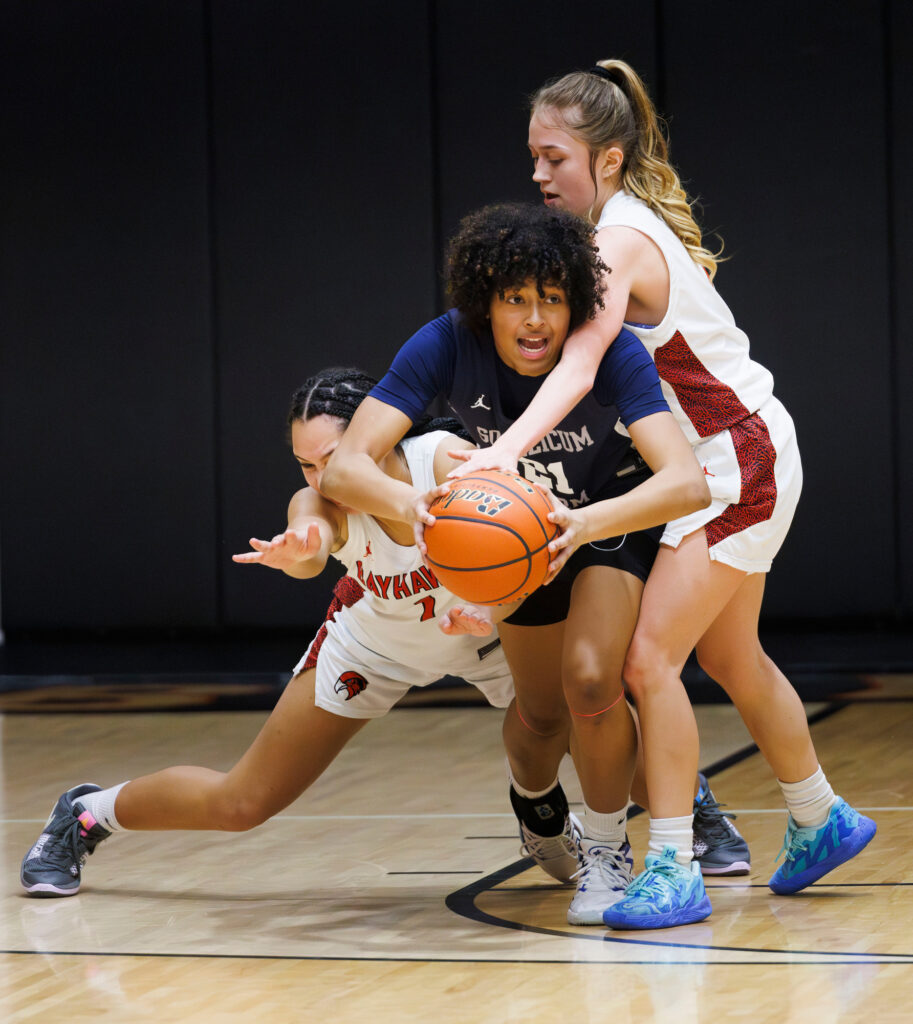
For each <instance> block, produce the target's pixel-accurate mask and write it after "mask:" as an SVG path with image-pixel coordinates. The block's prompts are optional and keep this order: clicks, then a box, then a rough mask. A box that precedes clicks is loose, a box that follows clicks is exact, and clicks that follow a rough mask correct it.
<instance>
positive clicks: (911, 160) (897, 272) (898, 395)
mask: <svg viewBox="0 0 913 1024" xmlns="http://www.w3.org/2000/svg"><path fill="white" fill-rule="evenodd" d="M888 30H889V36H888V38H889V40H890V44H889V50H888V54H889V57H890V66H891V72H892V73H891V79H890V83H889V85H890V89H891V105H890V115H891V121H890V130H891V134H890V142H891V147H890V153H891V157H892V161H891V167H890V172H891V173H890V186H891V190H890V193H889V194H890V198H891V207H890V210H889V217H890V228H891V242H892V253H893V257H894V258H893V274H892V280H893V284H894V296H895V302H894V306H893V314H894V322H893V327H894V336H893V342H894V346H893V355H894V362H893V368H894V393H893V399H894V401H893V403H892V408H893V419H892V424H891V426H892V430H893V443H894V444H895V445H896V446H897V447H896V449H895V452H896V459H895V471H896V474H897V491H896V507H897V511H898V522H897V591H898V597H897V603H898V610H899V611H900V612H901V613H902V614H903V615H905V616H913V530H911V528H910V527H911V523H913V512H911V509H913V417H911V416H910V410H911V409H913V191H911V189H910V168H911V167H913V137H911V132H910V126H911V125H913V6H911V5H910V4H909V3H905V2H903V0H894V2H893V3H892V4H891V7H890V19H889V22H888ZM871 440H872V444H874V445H876V446H880V445H882V444H885V445H886V446H887V445H889V444H891V441H892V438H891V437H885V438H880V437H877V436H876V437H873V438H872V439H871Z"/></svg>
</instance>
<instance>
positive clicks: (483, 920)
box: [445, 703, 913, 963]
mask: <svg viewBox="0 0 913 1024" xmlns="http://www.w3.org/2000/svg"><path fill="white" fill-rule="evenodd" d="M850 706H851V705H850V704H848V703H841V704H830V705H828V706H827V707H825V708H822V709H821V710H820V711H818V712H816V713H815V714H813V715H810V716H809V718H808V723H809V725H813V724H815V723H816V722H820V721H823V720H824V719H826V718H830V717H831V716H832V715H835V714H836V713H837V712H838V711H843V710H844V709H845V708H847V707H850ZM757 753H760V751H759V750H758V747H757V745H756V744H754V743H752V744H749V745H748V746H746V747H743V748H742V749H741V750H737V751H736V752H735V753H733V754H729V755H727V756H726V757H723V758H720V759H719V760H718V761H714V762H713V764H711V765H709V766H708V767H707V768H706V769H704V771H703V774H704V775H705V776H707V777H708V778H710V777H712V776H713V775H715V774H717V773H718V772H721V771H723V770H724V769H725V768H730V767H732V766H733V765H735V764H739V763H740V762H742V761H745V760H747V759H748V758H749V757H752V756H753V755H754V754H757ZM642 813H643V808H642V807H638V806H637V805H634V806H633V807H632V808H631V809H630V810H629V811H628V817H629V818H633V817H636V816H637V815H638V814H642ZM532 865H533V860H532V858H531V857H524V858H523V859H522V860H518V861H515V862H514V863H513V864H509V865H508V866H507V867H505V868H502V869H501V870H500V871H495V872H494V873H493V874H491V875H487V876H486V877H485V878H481V879H479V881H477V882H474V883H472V884H471V885H467V886H466V887H465V888H463V889H460V890H458V891H457V892H454V893H451V894H450V895H449V896H448V897H447V898H446V900H445V903H446V906H447V908H448V910H452V911H453V913H455V914H458V915H459V916H460V917H465V918H467V919H468V920H470V921H476V922H477V923H479V924H487V925H491V926H493V927H495V928H507V929H509V930H511V931H522V932H532V933H535V934H537V935H551V936H553V937H555V938H562V939H580V940H583V941H584V942H607V943H612V944H617V945H622V946H654V947H660V948H664V949H691V950H698V949H705V950H713V951H720V952H726V953H755V954H759V953H767V954H774V955H776V954H786V953H789V954H793V955H796V956H816V957H823V958H825V962H827V963H832V962H837V961H833V960H831V959H830V958H832V957H841V956H842V957H850V958H851V959H849V960H847V961H843V962H846V963H860V962H861V963H870V962H873V961H875V962H878V963H889V962H894V963H898V962H899V963H905V962H910V963H913V953H852V952H833V953H832V952H827V951H825V952H820V951H812V950H783V949H763V948H755V947H751V946H715V945H707V944H703V943H688V942H666V941H657V940H649V939H632V938H622V937H620V936H615V935H605V934H599V935H587V934H585V933H584V934H581V933H580V932H568V931H564V930H562V929H555V928H544V927H541V926H539V925H529V924H522V923H520V922H517V921H507V920H505V919H503V918H500V917H495V916H494V915H493V914H489V913H488V912H487V911H484V910H480V909H479V908H478V907H477V906H476V904H475V900H476V897H477V896H480V895H482V894H483V893H487V892H491V891H493V890H495V889H497V888H499V887H500V886H502V884H503V883H504V882H507V881H509V880H510V879H511V878H515V877H516V876H517V875H519V874H521V873H522V872H524V871H526V870H528V869H529V868H530V867H532ZM902 884H903V885H910V884H913V883H902ZM705 885H706V883H705ZM824 886H827V887H828V888H838V889H839V888H877V887H879V886H888V887H892V885H891V883H886V882H877V883H872V884H866V883H864V882H861V883H860V882H854V883H848V884H846V885H843V884H840V885H833V884H831V885H828V883H826V882H825V883H823V886H822V885H820V884H819V886H818V888H819V889H820V888H822V887H824ZM707 887H708V888H712V889H722V890H725V889H741V888H759V889H766V888H767V886H766V885H765V884H763V883H747V884H745V885H742V884H740V883H735V884H725V885H711V886H707ZM517 888H520V887H517ZM528 888H532V887H528ZM535 888H537V889H540V888H543V887H542V886H535ZM548 888H549V889H552V888H555V887H554V886H548ZM562 888H563V887H562ZM505 891H508V892H512V891H517V889H515V888H514V887H509V886H508V887H505ZM640 934H643V933H640ZM569 962H571V961H569ZM627 962H628V961H618V963H627ZM651 962H652V961H651ZM659 962H661V963H666V962H667V961H659ZM683 962H684V961H683ZM689 962H690V961H689ZM698 962H700V963H705V962H706V961H698ZM788 962H790V963H792V962H794V961H788ZM676 963H678V961H676Z"/></svg>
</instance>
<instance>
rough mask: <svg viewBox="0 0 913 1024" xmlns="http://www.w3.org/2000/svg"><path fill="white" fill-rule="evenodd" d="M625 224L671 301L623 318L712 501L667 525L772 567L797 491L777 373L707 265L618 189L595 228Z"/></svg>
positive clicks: (728, 557) (737, 563)
mask: <svg viewBox="0 0 913 1024" xmlns="http://www.w3.org/2000/svg"><path fill="white" fill-rule="evenodd" d="M616 225H617V226H619V227H629V228H634V229H636V230H637V231H640V232H641V233H642V234H644V235H646V236H647V237H648V238H650V239H652V241H653V242H655V243H656V245H658V246H659V248H660V251H661V252H662V254H663V257H664V258H665V261H666V266H667V267H668V269H669V306H668V308H667V309H666V315H665V316H664V317H663V319H662V321H661V322H660V323H658V324H657V325H656V326H655V327H647V326H644V325H642V324H631V323H627V322H626V323H625V326H626V327H627V328H628V329H629V330H630V331H632V332H633V333H634V334H636V335H637V337H638V338H640V340H641V341H642V342H643V344H644V346H645V348H646V349H647V351H648V352H649V353H650V355H651V356H652V357H653V361H654V362H655V363H656V369H657V372H658V373H659V379H660V383H661V384H662V389H663V395H664V396H665V398H666V401H667V402H668V403H669V408H670V409H671V410H672V414H673V416H675V419H676V421H677V422H678V425H679V426H680V427H681V428H682V431H683V432H684V434H685V437H687V438H688V440H689V441H690V442H691V445H692V448H693V450H694V454H695V457H696V458H697V460H698V462H699V463H700V465H701V467H702V468H703V470H704V475H705V479H706V481H707V486H708V487H709V489H710V498H711V503H710V505H708V506H707V508H704V509H699V510H698V511H697V512H693V513H692V514H691V515H689V516H683V517H682V518H680V519H676V520H673V521H672V522H671V523H668V524H667V525H666V529H665V532H664V533H663V536H662V538H661V541H660V543H662V544H665V545H667V546H669V547H677V546H678V545H679V544H680V543H681V541H682V540H683V539H684V538H685V537H687V536H688V535H689V534H690V533H692V532H694V531H695V530H698V529H703V530H704V532H705V534H706V537H707V547H708V551H709V554H710V558H711V559H713V560H715V561H720V562H725V563H726V564H727V565H731V566H733V568H736V569H739V570H741V571H742V572H747V573H752V572H768V571H769V569H770V566H771V561H772V560H773V557H774V555H776V553H777V552H778V551H779V549H780V546H781V544H782V543H783V540H784V538H785V537H786V533H787V530H788V529H789V525H790V523H791V521H792V518H793V513H794V512H795V509H796V504H797V503H798V501H799V494H800V492H801V490H802V463H801V460H800V458H799V448H798V445H797V444H796V433H795V428H794V426H793V422H792V420H791V419H790V417H789V414H788V413H787V411H786V410H785V409H784V408H783V406H782V405H781V404H780V402H778V401H777V399H776V398H775V397H774V394H773V377H772V376H771V374H770V372H769V371H768V370H765V369H764V367H763V366H761V365H760V364H758V363H756V362H754V360H753V359H752V358H751V357H750V356H749V354H748V338H747V336H746V335H745V333H744V332H743V331H740V330H739V328H738V327H736V325H735V320H734V319H733V316H732V313H730V311H729V307H728V306H727V305H726V303H725V302H723V300H722V299H721V298H720V296H719V294H718V293H717V290H716V289H715V288H714V287H713V284H712V283H711V281H710V278H709V277H708V276H707V273H706V271H705V270H704V268H703V267H701V266H699V265H698V264H697V263H695V262H694V260H693V259H692V258H691V256H690V255H689V253H688V250H687V249H686V248H685V246H684V245H683V244H682V242H681V241H680V240H679V238H678V236H677V235H676V234H675V232H674V231H672V230H671V228H669V227H668V226H667V225H666V223H665V222H664V221H663V220H662V218H660V217H659V216H658V215H657V214H655V213H653V211H652V210H651V209H650V208H649V207H648V206H647V204H646V203H644V202H643V201H642V200H641V199H637V198H636V197H635V196H632V195H630V194H629V193H627V192H616V193H615V195H614V196H612V198H611V199H610V200H609V201H608V202H607V203H606V205H605V207H604V208H603V211H602V216H601V217H600V218H599V224H598V227H600V228H604V227H609V226H616Z"/></svg>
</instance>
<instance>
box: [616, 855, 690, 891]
mask: <svg viewBox="0 0 913 1024" xmlns="http://www.w3.org/2000/svg"><path fill="white" fill-rule="evenodd" d="M680 866H681V865H679V864H676V863H674V862H672V861H664V860H660V861H657V862H656V863H655V864H653V865H651V866H650V867H649V868H647V870H646V871H644V872H643V873H642V874H641V875H639V876H638V877H637V878H636V879H635V880H634V882H633V883H632V884H631V885H630V886H629V887H628V892H627V895H628V896H640V895H642V894H643V895H647V896H653V895H655V894H656V893H659V892H662V891H663V890H667V889H673V888H675V878H674V876H675V874H676V868H678V867H680Z"/></svg>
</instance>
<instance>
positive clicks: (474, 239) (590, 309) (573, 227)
mask: <svg viewBox="0 0 913 1024" xmlns="http://www.w3.org/2000/svg"><path fill="white" fill-rule="evenodd" d="M606 273H608V267H606V265H605V264H604V263H603V262H602V260H601V259H600V258H599V251H598V249H597V248H596V244H595V241H594V230H593V228H592V227H591V226H590V225H589V224H587V223H586V222H585V221H584V220H582V219H581V218H579V217H575V216H574V215H573V214H572V213H568V212H566V211H564V210H555V209H550V208H548V207H546V206H533V205H532V204H531V203H495V204H493V205H491V206H485V207H483V208H482V209H481V210H477V211H476V212H475V213H471V214H469V215H468V216H467V217H464V218H463V220H462V221H461V222H460V228H459V231H458V232H457V233H456V235H454V237H453V238H452V239H451V242H450V247H449V249H448V252H447V262H446V266H445V277H446V281H447V292H448V294H449V296H450V298H451V301H452V302H453V304H454V306H456V308H457V309H458V310H459V311H460V312H461V313H462V314H463V318H464V320H465V321H466V324H467V326H468V327H469V329H470V330H471V331H473V332H474V333H476V334H480V335H481V334H484V332H485V331H486V329H487V327H488V313H489V308H490V306H491V300H492V299H493V298H494V296H495V295H496V294H497V295H502V296H503V294H504V292H505V291H507V290H509V289H511V288H516V287H518V286H521V285H523V284H524V283H525V282H526V281H535V282H536V285H537V287H538V289H539V294H540V295H541V294H544V293H543V288H544V286H545V285H553V286H558V287H561V288H563V289H564V292H565V294H566V296H567V301H568V305H569V306H570V310H571V320H570V330H574V328H575V327H579V326H580V325H581V324H582V323H584V322H585V321H587V320H590V319H592V318H593V316H595V314H596V310H597V308H598V309H602V307H603V301H602V293H603V292H604V291H605V284H604V279H603V274H606Z"/></svg>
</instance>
